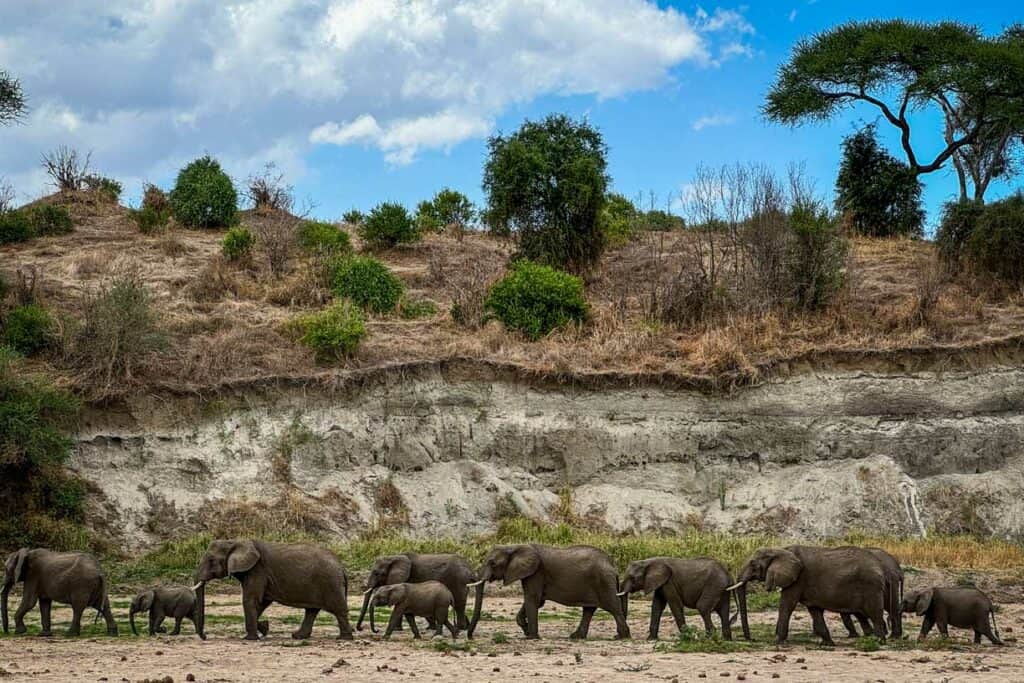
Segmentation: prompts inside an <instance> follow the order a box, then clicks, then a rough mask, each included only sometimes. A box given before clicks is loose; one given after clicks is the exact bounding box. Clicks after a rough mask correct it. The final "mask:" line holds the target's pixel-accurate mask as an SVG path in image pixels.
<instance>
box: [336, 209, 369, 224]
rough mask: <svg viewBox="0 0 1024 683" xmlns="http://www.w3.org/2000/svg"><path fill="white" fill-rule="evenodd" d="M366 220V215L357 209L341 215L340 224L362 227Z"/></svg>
mask: <svg viewBox="0 0 1024 683" xmlns="http://www.w3.org/2000/svg"><path fill="white" fill-rule="evenodd" d="M365 220H366V214H364V213H363V212H362V211H360V210H359V209H349V210H348V211H346V212H345V213H343V214H342V215H341V222H342V223H346V224H348V225H362V224H363V222H364V221H365Z"/></svg>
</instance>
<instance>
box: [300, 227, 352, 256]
mask: <svg viewBox="0 0 1024 683" xmlns="http://www.w3.org/2000/svg"><path fill="white" fill-rule="evenodd" d="M299 244H301V245H302V248H303V249H305V250H306V251H309V252H311V253H313V254H318V255H322V256H336V255H345V254H349V253H351V251H352V241H351V240H350V239H349V237H348V233H347V232H345V231H344V230H342V229H341V228H339V227H338V226H336V225H334V224H333V223H323V222H321V221H304V222H303V223H302V225H300V226H299Z"/></svg>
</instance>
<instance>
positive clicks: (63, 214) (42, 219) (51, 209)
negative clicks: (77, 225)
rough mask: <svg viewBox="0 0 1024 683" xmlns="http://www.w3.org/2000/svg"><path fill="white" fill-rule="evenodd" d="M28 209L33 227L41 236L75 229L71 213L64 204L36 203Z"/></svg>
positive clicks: (64, 232)
mask: <svg viewBox="0 0 1024 683" xmlns="http://www.w3.org/2000/svg"><path fill="white" fill-rule="evenodd" d="M26 211H28V216H29V220H30V221H31V222H32V229H33V230H34V231H35V233H36V235H38V236H40V237H46V236H49V235H66V234H68V233H69V232H71V231H72V230H74V223H73V222H72V220H71V214H70V213H69V212H68V210H67V209H66V208H65V207H63V206H57V205H56V204H36V205H35V206H33V207H31V208H29V209H26Z"/></svg>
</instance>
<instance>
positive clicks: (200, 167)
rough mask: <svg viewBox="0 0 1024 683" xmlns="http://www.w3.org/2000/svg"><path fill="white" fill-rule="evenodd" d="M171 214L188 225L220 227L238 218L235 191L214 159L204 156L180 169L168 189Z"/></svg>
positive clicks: (191, 226) (230, 223)
mask: <svg viewBox="0 0 1024 683" xmlns="http://www.w3.org/2000/svg"><path fill="white" fill-rule="evenodd" d="M170 202H171V208H172V210H173V211H174V217H175V218H176V219H177V220H178V222H179V223H181V224H182V225H185V226H188V227H190V228H222V227H227V226H229V225H234V224H235V222H236V221H237V218H238V194H237V193H236V192H235V186H234V185H233V184H232V182H231V178H229V177H228V175H227V173H225V172H224V171H223V170H221V167H220V164H219V163H217V161H216V160H214V159H212V158H210V157H208V156H205V157H202V158H200V159H196V160H195V161H193V162H192V163H191V164H189V165H188V166H186V167H185V168H183V169H181V172H179V173H178V180H177V182H176V183H175V185H174V189H173V190H172V191H171V196H170Z"/></svg>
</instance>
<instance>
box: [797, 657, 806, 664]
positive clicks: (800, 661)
mask: <svg viewBox="0 0 1024 683" xmlns="http://www.w3.org/2000/svg"><path fill="white" fill-rule="evenodd" d="M806 661H807V660H806V659H804V658H803V657H797V658H796V663H797V664H803V663H804V662H806Z"/></svg>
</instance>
